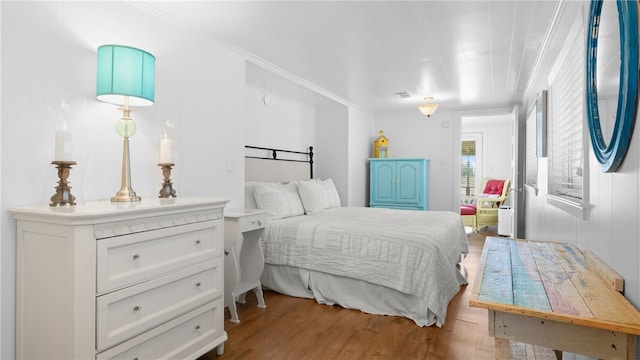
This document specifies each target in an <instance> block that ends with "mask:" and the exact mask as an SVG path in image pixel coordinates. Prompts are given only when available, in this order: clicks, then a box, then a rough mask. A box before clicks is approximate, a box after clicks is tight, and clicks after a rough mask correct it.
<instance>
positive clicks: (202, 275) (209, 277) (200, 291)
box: [96, 257, 223, 351]
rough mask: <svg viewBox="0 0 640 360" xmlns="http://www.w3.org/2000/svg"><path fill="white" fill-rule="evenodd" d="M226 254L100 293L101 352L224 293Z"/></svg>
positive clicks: (98, 319)
mask: <svg viewBox="0 0 640 360" xmlns="http://www.w3.org/2000/svg"><path fill="white" fill-rule="evenodd" d="M222 270H223V269H222V257H217V258H214V259H211V260H207V261H203V262H200V263H197V264H195V265H191V266H188V267H185V268H182V269H179V270H177V271H174V272H172V273H169V274H167V275H166V276H162V277H159V278H155V279H153V280H149V281H146V282H143V283H140V284H138V285H135V286H131V287H128V288H125V289H122V290H118V291H114V292H112V293H109V294H106V295H102V296H99V297H98V299H97V304H96V307H97V312H98V313H97V324H96V325H97V334H96V336H97V348H98V350H99V351H101V350H104V349H107V348H109V347H111V346H113V345H116V344H118V343H120V342H123V341H125V340H127V339H130V338H132V337H134V336H136V335H139V334H140V333H142V332H144V331H147V330H149V329H151V328H153V327H154V326H157V325H160V324H162V323H164V322H166V321H169V320H171V319H173V318H175V317H177V316H179V315H181V314H182V313H184V312H186V311H189V310H191V309H193V308H195V307H197V306H200V305H203V304H205V303H207V302H210V301H213V300H214V299H217V298H220V297H221V295H222V287H223V284H222Z"/></svg>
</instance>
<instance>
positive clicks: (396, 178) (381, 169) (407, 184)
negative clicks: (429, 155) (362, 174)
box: [369, 158, 429, 210]
mask: <svg viewBox="0 0 640 360" xmlns="http://www.w3.org/2000/svg"><path fill="white" fill-rule="evenodd" d="M369 177H370V181H371V183H370V187H369V206H371V207H385V208H392V209H407V210H428V209H429V159H404V158H398V159H380V158H378V159H369Z"/></svg>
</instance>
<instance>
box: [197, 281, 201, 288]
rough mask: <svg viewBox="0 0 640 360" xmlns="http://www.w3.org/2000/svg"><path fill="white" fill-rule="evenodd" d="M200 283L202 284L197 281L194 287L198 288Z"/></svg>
mask: <svg viewBox="0 0 640 360" xmlns="http://www.w3.org/2000/svg"><path fill="white" fill-rule="evenodd" d="M200 285H202V284H200V282H199V281H198V282H197V283H196V289H197V288H199V287H200Z"/></svg>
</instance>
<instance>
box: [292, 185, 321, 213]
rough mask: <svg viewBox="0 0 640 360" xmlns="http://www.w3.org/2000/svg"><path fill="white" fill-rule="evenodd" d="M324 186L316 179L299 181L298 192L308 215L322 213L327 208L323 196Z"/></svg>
mask: <svg viewBox="0 0 640 360" xmlns="http://www.w3.org/2000/svg"><path fill="white" fill-rule="evenodd" d="M322 191H323V186H322V185H321V183H320V182H318V181H316V180H304V181H299V182H298V194H300V200H302V206H303V207H304V212H305V213H306V214H307V215H315V214H319V213H321V212H322V211H323V210H324V208H325V201H324V198H323V196H322Z"/></svg>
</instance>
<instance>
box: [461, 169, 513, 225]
mask: <svg viewBox="0 0 640 360" xmlns="http://www.w3.org/2000/svg"><path fill="white" fill-rule="evenodd" d="M510 185H511V181H510V180H509V179H506V180H498V179H491V178H485V179H483V180H482V186H481V187H480V188H481V189H483V190H482V192H481V193H479V194H478V195H477V196H476V203H475V204H461V205H460V216H462V222H463V223H464V225H465V226H471V227H472V229H473V231H474V232H476V231H478V230H479V229H482V228H484V227H486V226H489V225H497V224H498V209H499V208H500V206H501V205H504V204H505V203H506V202H507V200H508V199H509V189H510Z"/></svg>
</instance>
